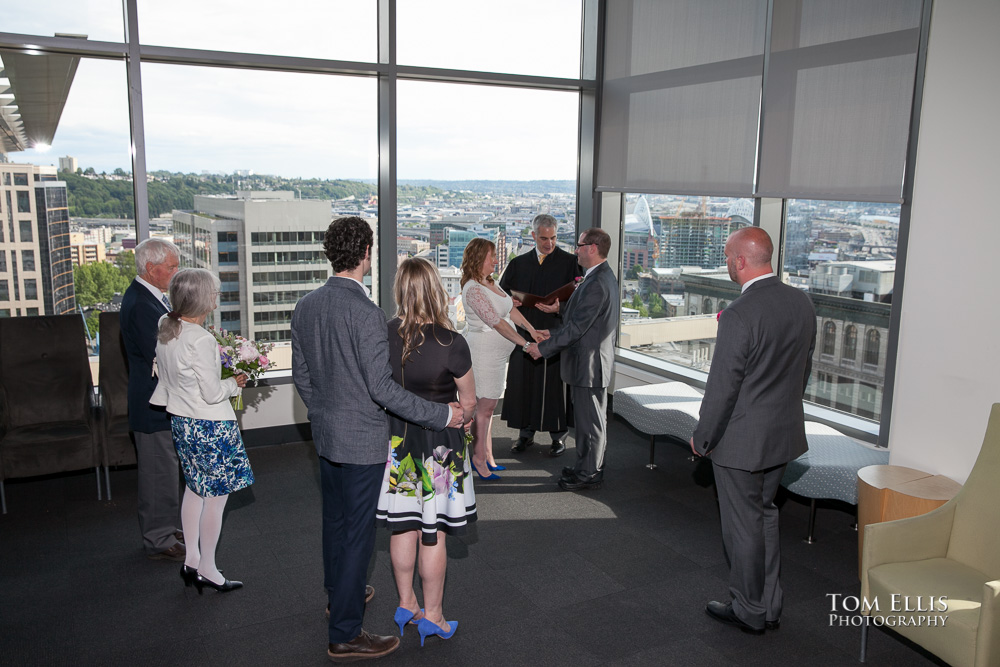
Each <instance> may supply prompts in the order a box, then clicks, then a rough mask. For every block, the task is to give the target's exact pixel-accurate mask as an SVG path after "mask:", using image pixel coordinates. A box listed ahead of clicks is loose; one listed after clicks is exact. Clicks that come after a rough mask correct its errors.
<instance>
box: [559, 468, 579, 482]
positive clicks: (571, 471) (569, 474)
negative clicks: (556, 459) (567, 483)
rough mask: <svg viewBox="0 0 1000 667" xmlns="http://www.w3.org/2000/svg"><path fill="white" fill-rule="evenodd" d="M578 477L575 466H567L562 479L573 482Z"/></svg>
mask: <svg viewBox="0 0 1000 667" xmlns="http://www.w3.org/2000/svg"><path fill="white" fill-rule="evenodd" d="M575 477H576V468H574V467H573V466H566V467H565V468H563V469H562V479H568V480H571V481H572V480H573V479H574V478H575Z"/></svg>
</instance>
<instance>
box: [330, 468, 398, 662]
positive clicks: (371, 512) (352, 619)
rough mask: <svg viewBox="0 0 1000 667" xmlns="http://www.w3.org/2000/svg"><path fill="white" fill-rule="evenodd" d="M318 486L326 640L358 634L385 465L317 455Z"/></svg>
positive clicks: (334, 641)
mask: <svg viewBox="0 0 1000 667" xmlns="http://www.w3.org/2000/svg"><path fill="white" fill-rule="evenodd" d="M319 470H320V480H321V483H322V489H323V571H324V585H325V586H326V591H327V595H328V597H329V601H330V625H329V632H330V643H331V644H340V643H343V642H349V641H351V640H352V639H354V638H355V637H357V636H358V635H359V634H361V624H362V621H363V620H364V616H365V583H366V578H367V575H368V562H369V561H370V560H371V557H372V551H373V550H374V548H375V510H376V508H377V506H378V494H379V491H380V490H381V488H382V477H383V476H384V475H385V463H377V464H374V465H357V464H351V463H334V462H333V461H329V460H327V459H325V458H323V457H320V459H319Z"/></svg>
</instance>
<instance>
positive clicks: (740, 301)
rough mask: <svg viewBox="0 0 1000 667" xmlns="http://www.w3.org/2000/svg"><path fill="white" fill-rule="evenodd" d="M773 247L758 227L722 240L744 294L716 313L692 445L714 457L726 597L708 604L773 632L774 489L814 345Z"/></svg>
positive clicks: (748, 628) (801, 440)
mask: <svg viewBox="0 0 1000 667" xmlns="http://www.w3.org/2000/svg"><path fill="white" fill-rule="evenodd" d="M773 252H774V246H773V245H772V243H771V238H770V237H769V236H768V235H767V232H765V231H764V230H763V229H761V228H759V227H747V228H744V229H740V230H738V231H736V232H735V233H733V234H732V235H731V236H730V237H729V241H728V242H727V243H726V267H727V268H728V269H729V277H730V278H732V279H733V281H735V282H736V283H739V284H740V285H741V286H742V288H743V292H742V294H741V295H740V296H739V297H738V298H737V299H736V300H735V301H733V302H732V303H731V304H730V305H729V307H728V308H726V309H725V310H723V311H722V313H721V314H720V316H719V333H718V337H717V339H716V347H715V355H714V356H713V358H712V369H711V371H710V372H709V374H708V383H707V385H706V386H705V397H704V398H703V399H702V402H701V414H700V417H699V420H698V426H697V427H696V428H695V430H694V436H693V437H692V438H691V451H692V452H694V454H696V455H698V456H707V457H709V458H711V460H712V469H713V471H714V473H715V486H716V489H717V490H718V494H719V515H720V518H721V523H722V542H723V544H724V546H725V549H726V558H727V560H728V561H729V592H730V595H731V596H732V600H731V601H730V602H728V603H722V602H714V601H713V602H709V603H708V606H707V608H706V609H705V611H706V612H707V613H708V615H709V616H711V617H712V618H714V619H715V620H717V621H721V622H723V623H727V624H729V625H733V626H736V627H738V628H739V629H741V630H742V631H743V632H747V633H750V634H763V633H764V630H765V628H766V629H768V630H776V629H778V627H779V624H780V621H781V602H782V594H781V585H780V583H779V582H778V573H779V570H780V553H779V547H778V508H777V506H776V505H775V504H774V496H775V494H776V493H777V491H778V484H779V482H781V477H782V475H783V474H784V472H785V465H786V464H787V463H788V462H789V461H791V460H792V459H795V458H797V457H798V456H800V455H801V454H803V453H805V451H806V449H807V448H808V447H807V445H806V433H805V420H804V415H803V411H802V396H803V394H804V393H805V390H806V383H807V382H808V381H809V371H810V369H811V362H812V353H813V346H814V345H815V342H816V313H815V311H814V310H813V306H812V302H811V301H810V300H809V297H808V296H807V295H806V294H805V293H803V292H802V291H800V290H798V289H796V288H794V287H791V286H789V285H785V284H784V283H782V282H781V281H780V280H779V279H778V278H777V276H775V274H774V272H773V271H772V270H771V255H772V254H773Z"/></svg>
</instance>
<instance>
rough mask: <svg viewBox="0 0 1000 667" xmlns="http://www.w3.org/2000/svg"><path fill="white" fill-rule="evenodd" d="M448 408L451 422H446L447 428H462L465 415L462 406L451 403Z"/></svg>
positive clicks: (455, 402)
mask: <svg viewBox="0 0 1000 667" xmlns="http://www.w3.org/2000/svg"><path fill="white" fill-rule="evenodd" d="M448 406H449V407H450V408H451V421H450V422H448V428H459V427H460V426H462V421H463V419H464V418H465V413H464V412H463V411H462V404H461V403H459V402H458V401H452V402H451V403H449V404H448Z"/></svg>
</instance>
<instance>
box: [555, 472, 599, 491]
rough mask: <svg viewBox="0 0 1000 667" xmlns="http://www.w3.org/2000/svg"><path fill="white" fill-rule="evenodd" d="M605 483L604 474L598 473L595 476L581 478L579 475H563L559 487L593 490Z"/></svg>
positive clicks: (564, 489)
mask: <svg viewBox="0 0 1000 667" xmlns="http://www.w3.org/2000/svg"><path fill="white" fill-rule="evenodd" d="M603 483H604V475H602V474H600V473H598V474H597V475H594V476H593V477H589V478H581V477H580V476H578V475H573V476H572V477H563V478H562V479H560V480H559V488H560V489H562V490H563V491H591V490H597V489H599V488H601V485H602V484H603Z"/></svg>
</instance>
